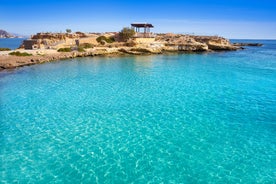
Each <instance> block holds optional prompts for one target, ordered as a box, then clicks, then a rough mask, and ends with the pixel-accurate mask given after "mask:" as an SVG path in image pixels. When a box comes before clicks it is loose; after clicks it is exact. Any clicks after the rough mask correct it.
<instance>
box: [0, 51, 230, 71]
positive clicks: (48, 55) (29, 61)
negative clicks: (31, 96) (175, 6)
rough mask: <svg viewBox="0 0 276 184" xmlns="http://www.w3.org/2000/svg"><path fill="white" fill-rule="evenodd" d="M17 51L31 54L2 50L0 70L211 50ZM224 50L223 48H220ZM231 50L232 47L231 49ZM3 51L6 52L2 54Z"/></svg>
mask: <svg viewBox="0 0 276 184" xmlns="http://www.w3.org/2000/svg"><path fill="white" fill-rule="evenodd" d="M18 50H19V52H27V53H31V54H32V56H12V55H9V54H8V53H9V52H8V51H2V55H0V71H3V70H10V69H15V68H19V67H23V66H30V65H35V64H42V63H46V62H53V61H58V60H64V59H72V58H78V57H94V56H109V57H114V56H131V55H151V54H167V53H188V52H189V53H191V52H210V51H211V50H208V51H206V50H201V49H200V48H199V49H198V50H193V51H185V50H182V51H181V50H177V51H176V50H173V49H168V50H160V49H152V48H151V49H149V48H143V47H122V48H98V49H93V50H88V51H85V52H78V51H72V52H57V51H56V50H50V52H49V50H46V49H45V50H39V51H36V52H33V51H32V52H29V51H26V50H20V49H18ZM221 50H225V49H221ZM231 50H233V49H231ZM3 52H6V53H5V54H3Z"/></svg>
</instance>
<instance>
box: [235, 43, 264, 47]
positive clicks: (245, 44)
mask: <svg viewBox="0 0 276 184" xmlns="http://www.w3.org/2000/svg"><path fill="white" fill-rule="evenodd" d="M232 45H234V46H238V47H241V46H252V47H261V46H263V45H264V44H261V43H233V44H232Z"/></svg>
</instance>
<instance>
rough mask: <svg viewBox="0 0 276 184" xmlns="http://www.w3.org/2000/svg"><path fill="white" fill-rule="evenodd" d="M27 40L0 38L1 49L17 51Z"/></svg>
mask: <svg viewBox="0 0 276 184" xmlns="http://www.w3.org/2000/svg"><path fill="white" fill-rule="evenodd" d="M25 39H26V38H0V48H9V49H17V48H18V47H19V46H20V45H21V44H22V42H23V40H25Z"/></svg>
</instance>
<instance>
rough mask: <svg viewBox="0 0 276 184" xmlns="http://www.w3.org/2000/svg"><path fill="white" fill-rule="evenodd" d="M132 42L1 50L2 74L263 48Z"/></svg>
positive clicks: (173, 40)
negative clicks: (110, 59)
mask: <svg viewBox="0 0 276 184" xmlns="http://www.w3.org/2000/svg"><path fill="white" fill-rule="evenodd" d="M142 41H143V42H141V40H140V41H139V40H137V39H136V40H135V39H132V40H129V41H127V42H123V43H122V42H114V43H112V44H104V45H101V44H100V43H99V44H98V45H97V46H94V47H93V48H87V49H83V50H82V51H79V50H78V49H75V50H74V49H73V50H70V51H69V52H58V49H34V50H27V49H16V50H13V51H0V71H3V70H7V69H14V68H18V67H23V66H29V65H34V64H41V63H45V62H52V61H56V60H63V59H72V58H77V57H94V56H127V55H149V54H166V53H191V52H192V53H198V52H214V51H236V50H239V49H244V48H243V47H242V46H261V44H251V43H246V44H244V43H235V44H231V43H230V42H229V40H227V39H225V38H223V37H217V36H191V35H181V34H160V35H158V36H157V37H155V38H154V39H153V40H151V39H144V40H142ZM15 51H16V52H20V53H25V56H15V55H11V52H15Z"/></svg>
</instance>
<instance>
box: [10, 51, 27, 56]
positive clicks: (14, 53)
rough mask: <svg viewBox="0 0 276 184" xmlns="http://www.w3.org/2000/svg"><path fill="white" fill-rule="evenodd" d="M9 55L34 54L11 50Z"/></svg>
mask: <svg viewBox="0 0 276 184" xmlns="http://www.w3.org/2000/svg"><path fill="white" fill-rule="evenodd" d="M9 55H12V56H32V54H29V53H27V52H19V51H16V52H11V53H9Z"/></svg>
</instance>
